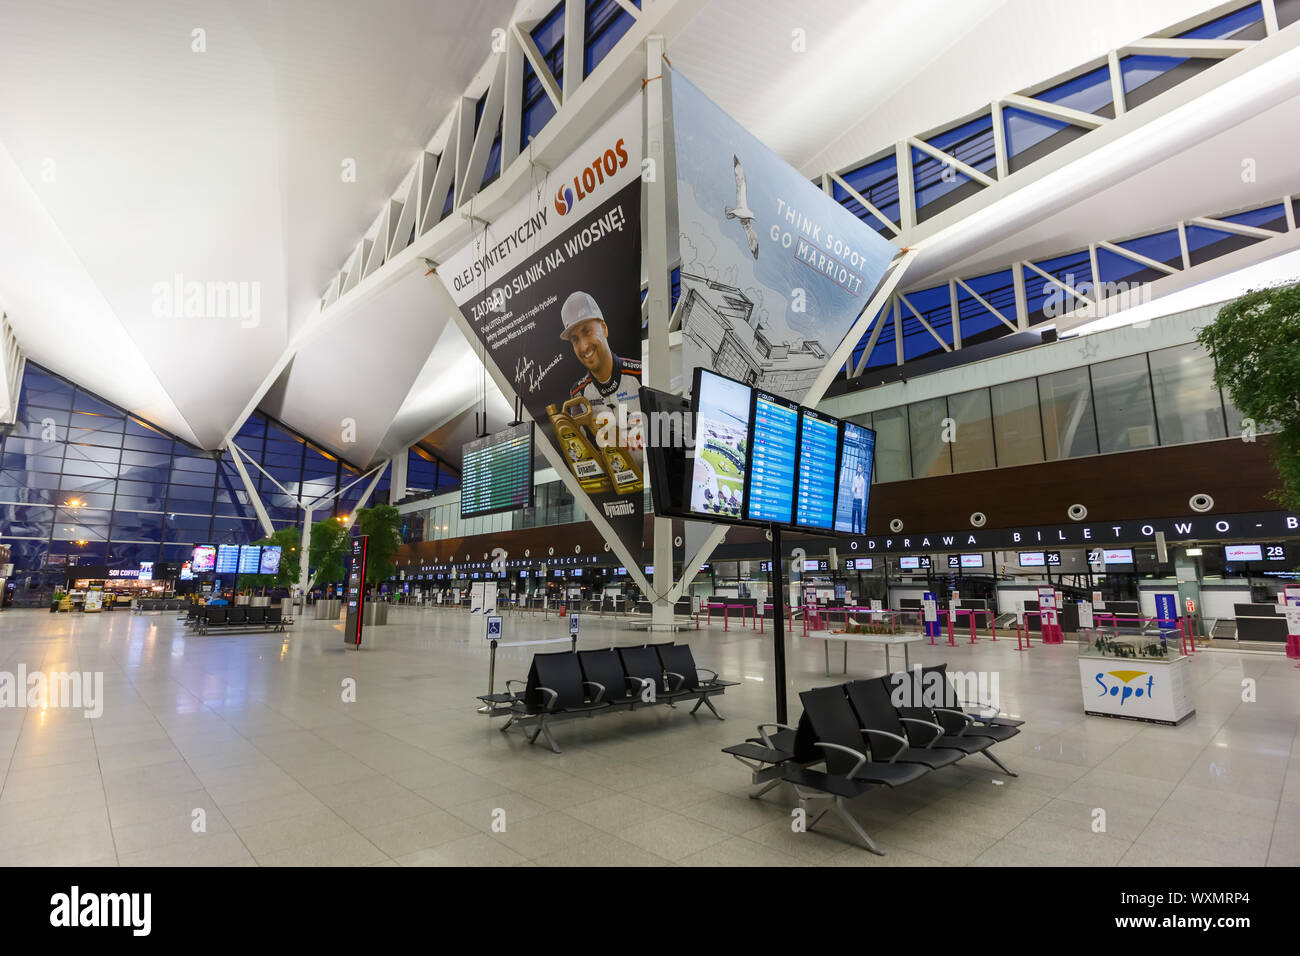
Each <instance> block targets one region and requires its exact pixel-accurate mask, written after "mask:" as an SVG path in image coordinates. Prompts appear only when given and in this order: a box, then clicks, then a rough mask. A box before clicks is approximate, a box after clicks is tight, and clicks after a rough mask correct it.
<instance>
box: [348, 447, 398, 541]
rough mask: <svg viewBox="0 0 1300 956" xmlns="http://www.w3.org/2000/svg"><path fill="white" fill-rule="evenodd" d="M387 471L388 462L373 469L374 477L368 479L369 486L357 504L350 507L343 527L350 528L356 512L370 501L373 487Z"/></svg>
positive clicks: (355, 517) (355, 518)
mask: <svg viewBox="0 0 1300 956" xmlns="http://www.w3.org/2000/svg"><path fill="white" fill-rule="evenodd" d="M387 470H388V462H384V464H383V465H381V466H380V467H378V468H376V469H375V477H373V478H371V479H370V484H368V485H366V490H365V491H364V492H363V493H362V495H361V497H360V498H358V499H357V503H356V504H355V505H353V506H352V513H351V514H350V515H348V520H347V521H344V522H343V527H345V528H351V527H352V524H353V522H355V521H356V520H357V512H358V511H360V510H361V509H362V508H364V507H365V506H366V502H367V501H369V500H370V495H371V494H372V493H373V492H374V490H375V485H377V484H379V479H380V478H382V477H384V472H385V471H387ZM390 485H391V482H390Z"/></svg>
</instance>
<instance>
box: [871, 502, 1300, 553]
mask: <svg viewBox="0 0 1300 956" xmlns="http://www.w3.org/2000/svg"><path fill="white" fill-rule="evenodd" d="M1157 531H1163V532H1164V535H1165V539H1166V540H1167V541H1230V540H1233V539H1243V538H1245V539H1256V540H1257V539H1260V538H1264V539H1269V538H1296V537H1300V513H1294V512H1289V511H1264V512H1249V513H1243V514H1232V515H1193V516H1190V517H1175V518H1144V519H1139V520H1129V521H1107V522H1077V523H1071V524H1068V525H1032V526H1026V527H1012V528H979V529H974V528H973V529H970V530H967V531H938V532H923V533H916V534H891V535H873V536H870V537H854V538H850V539H848V542H849V543H848V547H849V550H850V551H854V552H857V553H863V552H866V553H868V554H870V553H879V552H888V553H892V552H896V551H913V550H925V549H934V550H946V549H949V548H954V547H959V548H971V549H978V550H982V551H990V550H999V551H1002V550H1006V551H1010V550H1022V549H1026V548H1027V546H1030V545H1033V546H1040V545H1052V546H1054V547H1070V546H1075V547H1088V548H1097V549H1105V548H1107V546H1108V545H1111V544H1131V543H1139V542H1144V541H1150V542H1154V541H1155V537H1156V532H1157Z"/></svg>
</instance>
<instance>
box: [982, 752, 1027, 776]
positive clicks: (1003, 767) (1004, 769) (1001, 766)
mask: <svg viewBox="0 0 1300 956" xmlns="http://www.w3.org/2000/svg"><path fill="white" fill-rule="evenodd" d="M980 753H982V754H983V755H984V756H985V757H988V758H989V759H990V760H992V761H993V762H994V763H995V764H997V765H998V769H999V770H1001V771H1002V772H1003V773H1005V774H1006V775H1007V776H1008V777H1018V776H1020V774H1018V773H1016V772H1015V771H1014V770H1010V769H1008V767H1007V765H1006V764H1004V763H1003V762H1002V761H1001V760H999V759H998V758H997V757H995V756H993V754H991V753H989V752H988V751H987V750H981V751H980Z"/></svg>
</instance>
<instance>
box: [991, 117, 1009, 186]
mask: <svg viewBox="0 0 1300 956" xmlns="http://www.w3.org/2000/svg"><path fill="white" fill-rule="evenodd" d="M990 115H991V116H992V119H993V153H994V155H995V156H996V157H997V169H998V179H1006V178H1007V177H1008V176H1010V175H1011V160H1010V158H1009V157H1008V156H1007V127H1006V121H1005V120H1004V119H1003V116H1002V104H1001V103H998V102H996V101H995V102H994V103H993V105H992V106H991V107H990Z"/></svg>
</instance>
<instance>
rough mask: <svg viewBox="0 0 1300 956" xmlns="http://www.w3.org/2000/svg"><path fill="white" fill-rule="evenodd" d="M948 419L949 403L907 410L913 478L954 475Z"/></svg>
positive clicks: (918, 404) (932, 402) (937, 401)
mask: <svg viewBox="0 0 1300 956" xmlns="http://www.w3.org/2000/svg"><path fill="white" fill-rule="evenodd" d="M947 418H948V402H947V399H943V398H933V399H930V400H929V401H924V402H913V403H912V404H911V405H908V406H907V423H908V428H909V430H910V431H911V442H912V477H913V478H931V477H934V476H935V475H950V474H952V456H951V453H950V452H949V448H950V447H951V441H950V437H951V430H950V429H949V428H948V427H947V426H948V424H949V423H948V422H947V421H946V419H947Z"/></svg>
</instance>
